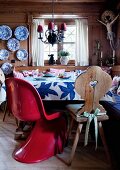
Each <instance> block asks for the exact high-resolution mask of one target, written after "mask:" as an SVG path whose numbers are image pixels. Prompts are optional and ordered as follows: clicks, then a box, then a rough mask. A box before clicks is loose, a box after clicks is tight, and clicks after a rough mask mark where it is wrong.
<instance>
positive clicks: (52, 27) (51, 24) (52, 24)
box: [48, 22, 54, 30]
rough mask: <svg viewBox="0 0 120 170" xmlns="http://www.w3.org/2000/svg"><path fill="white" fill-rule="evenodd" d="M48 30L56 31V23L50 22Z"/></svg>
mask: <svg viewBox="0 0 120 170" xmlns="http://www.w3.org/2000/svg"><path fill="white" fill-rule="evenodd" d="M48 30H54V22H49V24H48Z"/></svg>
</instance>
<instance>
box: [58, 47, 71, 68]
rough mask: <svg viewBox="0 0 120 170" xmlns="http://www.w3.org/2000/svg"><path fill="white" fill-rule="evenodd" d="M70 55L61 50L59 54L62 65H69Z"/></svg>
mask: <svg viewBox="0 0 120 170" xmlns="http://www.w3.org/2000/svg"><path fill="white" fill-rule="evenodd" d="M69 55H70V53H69V52H68V51H66V50H60V51H59V52H58V56H59V57H60V63H61V65H67V64H68V61H69V58H68V56H69Z"/></svg>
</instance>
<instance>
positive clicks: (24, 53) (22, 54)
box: [16, 49, 28, 61]
mask: <svg viewBox="0 0 120 170" xmlns="http://www.w3.org/2000/svg"><path fill="white" fill-rule="evenodd" d="M16 57H17V58H18V60H20V61H24V60H27V58H28V52H27V51H26V50H25V49H19V50H18V51H17V53H16Z"/></svg>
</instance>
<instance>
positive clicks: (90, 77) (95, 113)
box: [57, 66, 112, 165]
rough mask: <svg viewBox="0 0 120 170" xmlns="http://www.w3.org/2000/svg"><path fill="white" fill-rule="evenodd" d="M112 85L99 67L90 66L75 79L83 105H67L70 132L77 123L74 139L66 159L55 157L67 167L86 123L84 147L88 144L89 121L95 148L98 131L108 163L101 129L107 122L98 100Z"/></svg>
mask: <svg viewBox="0 0 120 170" xmlns="http://www.w3.org/2000/svg"><path fill="white" fill-rule="evenodd" d="M111 84H112V78H111V76H110V75H109V74H108V73H106V72H105V71H103V70H102V69H101V68H100V67H99V66H91V67H89V68H88V69H87V70H86V72H84V73H82V74H81V75H80V76H79V77H77V79H76V81H75V89H76V91H77V93H78V94H79V95H80V96H81V98H82V99H84V101H85V103H84V104H68V105H67V109H68V112H69V113H70V115H71V118H72V120H71V125H70V132H71V130H72V127H73V122H74V121H76V122H77V124H78V125H77V130H76V135H75V138H74V142H73V146H72V150H71V153H70V155H69V157H68V158H67V159H66V158H65V157H64V156H63V155H62V154H58V155H57V157H58V158H59V159H61V160H62V161H63V162H65V163H66V164H67V165H71V163H72V160H73V158H74V154H75V150H76V147H77V144H78V140H79V136H80V133H81V130H82V127H83V123H85V122H86V132H85V145H87V142H88V132H89V126H90V123H91V120H93V119H94V122H95V129H96V131H95V135H96V148H97V133H98V129H99V133H100V137H101V139H102V143H103V146H104V149H105V152H106V156H107V158H108V161H110V155H109V152H108V147H107V144H106V140H105V136H104V131H103V128H102V122H103V121H105V120H108V116H107V115H106V111H105V109H104V108H103V106H102V105H100V104H99V101H100V99H101V98H102V97H103V96H104V95H105V94H106V92H107V91H108V90H109V88H110V87H111Z"/></svg>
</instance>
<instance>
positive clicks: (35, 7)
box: [0, 1, 120, 66]
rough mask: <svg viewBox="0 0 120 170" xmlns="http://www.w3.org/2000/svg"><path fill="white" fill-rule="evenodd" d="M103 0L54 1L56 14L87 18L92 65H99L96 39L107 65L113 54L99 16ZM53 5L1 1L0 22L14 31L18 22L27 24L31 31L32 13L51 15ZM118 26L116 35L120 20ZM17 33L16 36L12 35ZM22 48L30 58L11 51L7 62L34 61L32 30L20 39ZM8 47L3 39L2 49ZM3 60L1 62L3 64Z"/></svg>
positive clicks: (118, 56) (118, 52) (119, 54)
mask: <svg viewBox="0 0 120 170" xmlns="http://www.w3.org/2000/svg"><path fill="white" fill-rule="evenodd" d="M102 5H103V4H102V3H98V4H96V3H93V4H89V3H88V4H86V3H83V4H80V3H69V4H68V3H67V4H63V3H62V2H61V3H60V2H59V3H55V14H75V15H78V16H79V17H87V18H88V24H89V27H88V30H89V59H90V65H99V64H100V63H99V61H98V57H97V56H96V55H95V46H96V44H95V41H96V40H99V41H100V43H101V46H102V51H103V60H104V61H103V64H106V58H107V56H110V55H111V52H112V51H111V48H110V44H109V41H108V40H107V38H106V37H107V30H106V28H105V26H103V25H102V24H100V23H99V22H98V21H97V19H100V15H101V13H102V12H103V11H102V10H103V6H102ZM51 9H52V4H50V3H44V2H43V3H32V2H31V3H22V4H21V3H10V2H9V1H6V2H2V3H1V5H0V25H3V24H5V25H9V26H10V27H11V28H12V30H13V32H14V29H15V28H16V27H17V26H19V25H24V26H27V27H28V29H29V31H31V28H30V27H31V23H32V20H31V18H32V16H33V15H34V16H35V15H39V14H51V12H52V10H51ZM118 26H119V29H118V33H117V36H118V38H119V37H120V19H119V24H118ZM13 36H14V35H13ZM20 46H21V48H24V49H26V50H28V53H29V61H24V62H21V61H19V60H18V59H17V58H16V52H10V58H9V61H8V62H11V60H13V59H15V60H16V62H15V64H14V65H16V66H20V65H28V63H29V64H30V63H31V32H30V36H29V38H28V39H27V40H26V41H23V42H20ZM1 48H6V41H5V42H3V41H1V40H0V49H1ZM116 57H117V63H116V64H118V63H119V64H120V47H119V48H118V49H117V51H116ZM3 62H4V61H0V64H1V63H3Z"/></svg>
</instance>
